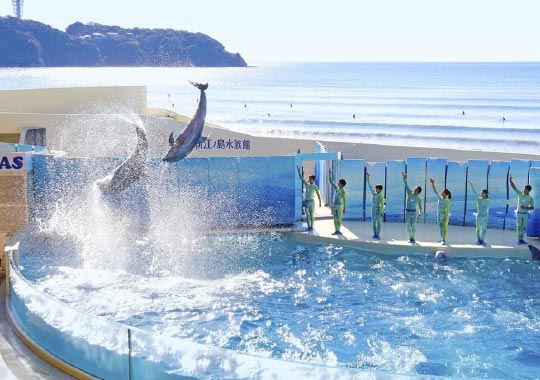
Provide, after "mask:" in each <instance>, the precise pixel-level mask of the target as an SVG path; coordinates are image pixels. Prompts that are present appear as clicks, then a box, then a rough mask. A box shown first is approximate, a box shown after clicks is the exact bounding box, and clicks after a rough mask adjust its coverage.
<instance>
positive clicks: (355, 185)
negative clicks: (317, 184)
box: [339, 160, 365, 220]
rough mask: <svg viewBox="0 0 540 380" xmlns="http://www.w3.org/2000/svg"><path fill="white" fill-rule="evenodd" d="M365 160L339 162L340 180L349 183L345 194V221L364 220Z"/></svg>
mask: <svg viewBox="0 0 540 380" xmlns="http://www.w3.org/2000/svg"><path fill="white" fill-rule="evenodd" d="M364 167H365V161H364V160H342V161H340V162H339V172H340V175H339V176H340V178H343V179H345V181H347V185H345V194H346V197H347V209H346V212H345V214H343V219H356V220H358V219H363V218H364Z"/></svg>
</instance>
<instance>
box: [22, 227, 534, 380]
mask: <svg viewBox="0 0 540 380" xmlns="http://www.w3.org/2000/svg"><path fill="white" fill-rule="evenodd" d="M20 248H21V252H20V262H19V263H20V270H21V272H22V273H23V274H24V275H25V276H26V277H27V278H28V279H29V280H31V281H32V282H33V283H34V284H35V286H36V287H37V288H38V289H40V290H41V291H42V292H45V293H47V294H50V295H52V296H53V297H55V298H57V299H59V300H61V301H62V302H65V303H67V304H69V305H70V306H72V307H74V308H76V309H78V310H81V311H84V312H88V313H91V314H93V315H98V316H101V317H104V318H106V319H109V320H114V321H117V322H121V323H124V324H127V325H130V326H134V327H138V328H140V329H144V330H147V331H151V332H155V333H158V334H165V335H169V336H175V337H180V338H185V339H188V340H191V341H194V342H198V343H203V344H207V345H211V346H216V347H222V348H227V349H232V350H235V351H238V352H244V353H249V354H253V355H257V356H264V357H272V358H279V359H283V360H291V361H302V362H308V363H316V364H324V365H329V366H338V367H351V368H362V369H369V370H376V371H389V372H394V373H401V374H427V375H441V376H447V377H464V378H472V377H474V378H492V379H510V378H512V379H537V378H538V373H540V298H539V297H538V285H537V284H538V279H539V278H540V267H539V266H538V263H536V262H531V261H524V260H518V259H506V260H500V259H450V260H449V261H448V262H447V264H446V265H444V266H439V265H436V264H434V262H433V258H432V257H429V256H425V255H417V256H400V255H380V254H375V253H371V252H367V251H361V250H357V249H352V248H345V247H340V246H335V245H323V244H320V245H318V244H305V243H299V242H297V241H295V240H294V239H291V238H289V236H288V235H287V234H280V233H240V234H223V235H220V234H210V235H205V236H203V237H194V236H187V237H186V238H184V239H183V240H182V241H181V242H180V243H179V242H178V241H175V245H174V246H170V245H167V244H164V243H163V242H159V243H158V242H157V241H152V240H151V239H148V240H141V241H135V242H133V243H132V246H131V247H129V249H127V250H126V251H127V252H131V253H130V254H129V255H126V254H124V253H119V254H118V255H111V254H110V252H107V253H105V252H104V253H100V252H94V253H93V254H92V255H91V257H92V258H91V259H89V258H88V257H87V255H88V254H87V253H85V254H83V253H78V252H81V251H80V247H78V245H77V244H76V243H71V242H70V241H67V240H65V239H62V238H59V237H57V236H49V235H39V234H38V235H34V236H33V237H28V238H27V241H25V242H24V244H21V247H20Z"/></svg>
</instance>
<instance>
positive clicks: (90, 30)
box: [0, 17, 247, 67]
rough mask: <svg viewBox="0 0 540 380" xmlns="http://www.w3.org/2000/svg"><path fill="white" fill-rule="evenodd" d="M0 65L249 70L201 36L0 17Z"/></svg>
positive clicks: (177, 32)
mask: <svg viewBox="0 0 540 380" xmlns="http://www.w3.org/2000/svg"><path fill="white" fill-rule="evenodd" d="M0 66H17V67H39V66H44V67H51V66H199V67H219V66H237V67H243V66H247V64H246V62H245V61H244V59H243V58H242V56H241V55H240V54H238V53H236V54H233V53H229V52H227V51H226V50H225V47H224V46H223V45H222V44H221V43H219V42H218V41H216V40H214V39H212V38H210V37H209V36H207V35H205V34H202V33H191V32H186V31H178V30H173V29H143V28H133V29H124V28H121V27H119V26H107V25H100V24H94V23H91V24H82V23H80V22H76V23H74V24H71V25H70V26H68V27H67V28H66V31H65V32H62V31H60V30H58V29H54V28H52V27H50V26H49V25H46V24H43V23H40V22H37V21H31V20H20V19H17V18H15V17H0Z"/></svg>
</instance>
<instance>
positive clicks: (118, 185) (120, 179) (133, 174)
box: [96, 124, 148, 194]
mask: <svg viewBox="0 0 540 380" xmlns="http://www.w3.org/2000/svg"><path fill="white" fill-rule="evenodd" d="M132 125H133V126H135V128H136V131H137V147H136V148H135V150H134V151H133V153H131V156H129V157H128V158H127V159H126V160H125V161H124V162H122V164H121V165H120V166H118V167H116V168H115V169H114V170H113V171H112V172H111V173H110V174H109V175H108V176H106V177H105V178H102V179H100V180H98V181H96V185H97V186H98V187H99V189H100V190H101V192H102V193H103V194H111V193H118V192H120V191H123V190H125V189H126V188H127V187H128V186H130V185H131V184H133V183H134V182H137V181H138V180H139V179H141V178H142V177H144V176H145V175H146V154H147V153H148V141H147V140H146V131H145V130H144V128H142V127H139V126H137V125H135V124H132Z"/></svg>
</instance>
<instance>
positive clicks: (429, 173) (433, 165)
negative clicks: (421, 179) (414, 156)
mask: <svg viewBox="0 0 540 380" xmlns="http://www.w3.org/2000/svg"><path fill="white" fill-rule="evenodd" d="M447 163H448V161H447V160H446V159H444V158H428V160H427V162H426V178H427V179H428V181H427V182H426V196H425V199H426V204H425V207H424V210H425V211H424V220H425V221H427V222H430V223H435V222H436V221H437V202H438V198H437V196H436V195H435V193H434V192H433V188H432V187H431V183H430V182H429V178H433V179H434V180H435V186H436V187H437V191H438V192H439V194H440V193H441V191H443V190H444V189H445V188H446V165H447ZM449 190H450V191H451V192H452V189H449ZM450 213H452V203H450Z"/></svg>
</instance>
